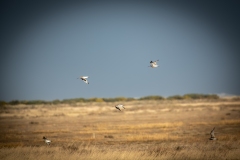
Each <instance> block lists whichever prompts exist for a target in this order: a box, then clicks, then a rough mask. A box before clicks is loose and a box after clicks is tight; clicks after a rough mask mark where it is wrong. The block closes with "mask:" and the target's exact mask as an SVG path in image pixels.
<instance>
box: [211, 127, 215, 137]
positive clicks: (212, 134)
mask: <svg viewBox="0 0 240 160" xmlns="http://www.w3.org/2000/svg"><path fill="white" fill-rule="evenodd" d="M214 129H215V127H214V128H213V130H212V131H211V132H210V135H211V137H213V138H214V137H215V135H214Z"/></svg>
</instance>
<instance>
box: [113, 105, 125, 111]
mask: <svg viewBox="0 0 240 160" xmlns="http://www.w3.org/2000/svg"><path fill="white" fill-rule="evenodd" d="M115 107H116V108H117V109H118V110H119V111H121V109H120V108H123V109H125V108H124V106H123V105H122V104H118V105H116V106H115Z"/></svg>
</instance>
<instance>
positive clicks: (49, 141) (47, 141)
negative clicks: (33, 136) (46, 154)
mask: <svg viewBox="0 0 240 160" xmlns="http://www.w3.org/2000/svg"><path fill="white" fill-rule="evenodd" d="M43 140H44V141H45V143H46V144H48V145H49V144H50V143H51V140H49V139H47V138H46V137H43Z"/></svg>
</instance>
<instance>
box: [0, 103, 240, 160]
mask: <svg viewBox="0 0 240 160" xmlns="http://www.w3.org/2000/svg"><path fill="white" fill-rule="evenodd" d="M119 103H121V104H124V106H125V108H126V109H125V110H122V111H119V110H117V109H115V107H114V106H115V105H116V104H118V102H86V103H76V104H58V105H49V104H48V105H44V104H42V105H3V106H1V107H0V135H1V136H0V159H20V160H26V159H35V160H38V159H39V160H47V159H51V160H66V159H76V160H79V159H94V160H95V159H104V160H108V159H109V160H114V159H118V160H120V159H123V160H125V159H131V160H132V159H199V160H200V159H224V160H225V159H228V160H230V159H232V160H233V159H234V160H235V159H240V101H239V100H231V99H218V100H156V101H153V100H152V101H148V100H142V101H140V100H135V101H130V102H119ZM213 127H215V136H216V138H217V140H216V141H210V140H209V138H210V131H211V130H212V129H213ZM43 136H45V137H47V138H48V139H50V140H51V141H52V143H51V144H50V145H47V144H45V143H44V141H43V139H42V138H43Z"/></svg>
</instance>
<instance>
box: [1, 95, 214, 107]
mask: <svg viewBox="0 0 240 160" xmlns="http://www.w3.org/2000/svg"><path fill="white" fill-rule="evenodd" d="M191 99H192V100H195V99H209V100H212V99H219V96H218V95H216V94H185V95H182V96H181V95H173V96H169V97H167V98H164V97H162V96H158V95H152V96H146V97H141V98H126V97H115V98H71V99H63V100H58V99H56V100H53V101H44V100H31V101H27V100H23V101H18V100H13V101H10V102H5V101H0V106H1V105H6V104H10V105H17V104H27V105H31V104H32V105H33V104H74V103H81V102H118V101H125V102H127V101H136V100H141V101H142V100H191Z"/></svg>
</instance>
